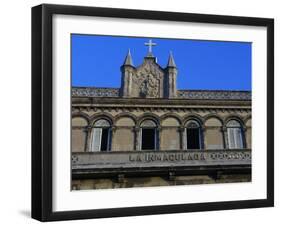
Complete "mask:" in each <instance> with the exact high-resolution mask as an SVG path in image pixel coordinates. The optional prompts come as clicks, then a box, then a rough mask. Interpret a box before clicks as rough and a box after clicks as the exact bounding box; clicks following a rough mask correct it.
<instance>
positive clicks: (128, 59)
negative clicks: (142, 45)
mask: <svg viewBox="0 0 281 226" xmlns="http://www.w3.org/2000/svg"><path fill="white" fill-rule="evenodd" d="M123 65H126V66H134V64H133V60H132V56H131V51H130V49H129V50H128V53H127V56H126V58H125V61H124V64H123Z"/></svg>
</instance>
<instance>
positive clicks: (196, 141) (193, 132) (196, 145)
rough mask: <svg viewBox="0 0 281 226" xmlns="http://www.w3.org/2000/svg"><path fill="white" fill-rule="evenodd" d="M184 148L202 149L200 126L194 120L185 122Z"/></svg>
mask: <svg viewBox="0 0 281 226" xmlns="http://www.w3.org/2000/svg"><path fill="white" fill-rule="evenodd" d="M185 134H186V149H202V148H203V145H202V135H201V126H200V124H199V123H198V122H197V121H196V120H190V121H188V122H187V123H186V128H185Z"/></svg>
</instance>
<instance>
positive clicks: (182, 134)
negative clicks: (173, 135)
mask: <svg viewBox="0 0 281 226" xmlns="http://www.w3.org/2000/svg"><path fill="white" fill-rule="evenodd" d="M178 132H179V137H180V150H184V149H185V145H184V140H185V139H184V127H179V129H178Z"/></svg>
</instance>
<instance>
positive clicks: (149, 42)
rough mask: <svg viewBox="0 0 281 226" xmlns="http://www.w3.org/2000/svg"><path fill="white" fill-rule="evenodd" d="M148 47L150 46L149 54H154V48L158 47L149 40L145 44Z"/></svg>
mask: <svg viewBox="0 0 281 226" xmlns="http://www.w3.org/2000/svg"><path fill="white" fill-rule="evenodd" d="M144 44H145V45H146V46H148V52H149V53H152V46H156V43H153V42H152V40H151V39H149V41H148V42H145V43H144Z"/></svg>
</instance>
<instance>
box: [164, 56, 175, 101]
mask: <svg viewBox="0 0 281 226" xmlns="http://www.w3.org/2000/svg"><path fill="white" fill-rule="evenodd" d="M165 71H166V76H165V80H166V81H165V96H166V98H176V97H177V73H178V70H177V66H176V63H175V60H174V57H173V54H172V52H170V55H169V59H168V63H167V67H166V69H165Z"/></svg>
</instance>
